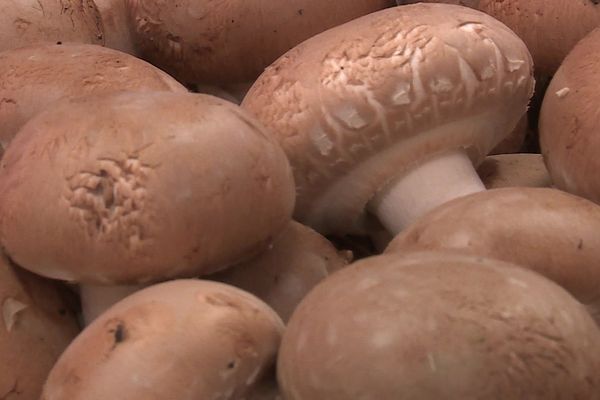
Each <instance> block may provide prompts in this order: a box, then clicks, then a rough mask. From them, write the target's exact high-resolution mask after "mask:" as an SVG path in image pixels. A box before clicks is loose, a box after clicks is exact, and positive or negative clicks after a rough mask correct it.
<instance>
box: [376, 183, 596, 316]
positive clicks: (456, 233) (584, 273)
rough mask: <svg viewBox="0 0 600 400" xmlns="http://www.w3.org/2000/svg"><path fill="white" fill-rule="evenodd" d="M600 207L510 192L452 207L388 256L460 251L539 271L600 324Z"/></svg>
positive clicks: (556, 194)
mask: <svg viewBox="0 0 600 400" xmlns="http://www.w3.org/2000/svg"><path fill="white" fill-rule="evenodd" d="M599 230H600V207H599V206H597V205H596V204H594V203H592V202H590V201H587V200H585V199H582V198H579V197H575V196H573V195H570V194H568V193H565V192H561V191H559V190H556V189H541V188H504V189H495V190H489V191H486V192H481V193H477V194H473V195H470V196H465V197H463V198H460V199H456V200H453V201H451V202H448V203H446V204H444V205H442V206H440V207H438V208H437V209H435V210H434V211H432V212H430V213H429V214H428V215H426V216H424V217H423V218H421V219H419V220H418V221H416V222H415V223H414V224H412V225H411V226H410V227H408V228H407V229H406V230H405V231H404V232H402V233H401V234H400V235H398V236H396V238H394V240H393V241H392V242H391V244H390V245H389V246H388V248H387V250H386V252H387V253H390V252H402V251H406V250H413V249H416V250H436V249H444V250H459V251H460V252H463V253H468V254H473V255H480V256H484V257H490V258H495V259H498V260H503V261H507V262H512V263H515V264H518V265H521V266H523V267H525V268H528V269H532V270H534V271H536V272H538V273H540V274H542V275H544V276H546V277H547V278H550V279H552V280H554V281H555V282H557V283H558V284H559V285H561V286H563V287H564V288H565V289H567V290H568V291H569V292H570V293H571V294H572V295H573V296H574V297H575V298H577V299H578V300H579V301H581V302H582V303H584V304H586V305H589V307H590V311H591V312H592V313H593V314H595V315H596V316H597V317H598V321H599V322H600V266H599V264H598V260H599V259H600V235H598V231H599Z"/></svg>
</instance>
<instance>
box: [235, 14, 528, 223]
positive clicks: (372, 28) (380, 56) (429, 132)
mask: <svg viewBox="0 0 600 400" xmlns="http://www.w3.org/2000/svg"><path fill="white" fill-rule="evenodd" d="M531 74H532V65H531V58H530V55H529V53H528V51H527V49H526V47H525V45H524V44H523V42H522V41H521V40H520V39H519V38H518V37H516V35H514V33H513V32H511V31H510V30H509V29H508V28H506V27H505V26H504V25H503V24H501V23H499V22H498V21H496V20H495V19H493V18H491V17H490V16H488V15H486V14H483V13H481V12H479V11H475V10H471V9H469V8H465V7H459V6H452V5H444V4H416V5H410V6H402V7H395V8H392V9H387V10H383V11H380V12H377V13H373V14H370V15H368V16H365V17H362V18H359V19H357V20H354V21H352V22H350V23H347V24H345V25H341V26H338V27H336V28H334V29H331V30H329V31H326V32H324V33H322V34H320V35H317V36H315V37H313V38H311V39H309V40H307V41H305V42H304V43H302V44H301V45H299V46H297V47H296V48H295V49H293V50H292V51H290V52H289V53H287V54H286V55H284V56H283V57H282V58H280V59H279V60H278V61H277V62H276V63H274V64H273V65H272V66H271V67H269V68H268V69H267V70H266V71H265V73H264V74H263V75H261V77H260V78H259V79H258V81H257V82H256V83H255V84H254V86H253V87H252V88H251V89H250V92H249V93H248V95H247V96H246V98H245V99H244V102H243V107H245V108H246V109H248V110H249V111H251V112H252V113H254V114H255V115H257V116H258V118H259V120H260V121H261V122H262V123H263V124H264V125H266V126H267V128H270V130H271V131H272V132H273V133H275V134H276V135H277V138H278V140H279V142H280V143H281V145H282V147H283V148H284V150H285V151H286V153H287V155H288V158H289V159H290V162H291V164H292V167H293V169H294V175H295V179H296V185H297V191H298V197H297V207H296V212H295V216H296V218H297V219H298V220H299V221H300V222H303V223H305V224H307V225H309V226H312V227H313V228H315V229H316V230H318V231H320V232H321V233H325V234H328V233H336V234H344V233H348V232H357V231H363V230H364V226H365V225H366V221H365V220H366V219H367V217H366V213H365V206H366V204H367V203H368V202H369V200H371V199H372V198H373V196H374V195H375V194H376V192H377V191H379V190H381V189H382V188H383V187H384V186H385V185H386V184H388V183H390V182H391V181H393V180H394V178H396V177H398V176H401V175H402V174H403V173H405V172H407V171H408V170H409V169H410V168H412V167H414V166H415V165H418V164H419V163H423V162H425V161H426V160H428V159H429V158H431V157H433V156H434V155H437V154H439V153H444V152H447V151H452V150H460V149H463V148H464V149H466V151H467V152H468V153H469V156H470V158H471V160H472V161H473V162H474V163H475V164H478V163H479V162H480V161H481V160H482V159H483V157H484V156H485V155H486V154H487V153H488V152H489V151H490V150H491V149H492V148H493V147H494V145H496V144H497V143H498V142H499V141H500V140H501V139H502V138H503V136H504V135H507V134H508V133H509V132H510V131H511V130H512V129H513V128H514V126H515V125H516V124H517V122H518V120H519V118H521V116H522V115H523V113H524V112H525V109H526V105H527V102H528V99H529V96H530V94H531V91H532V89H533V79H532V78H531Z"/></svg>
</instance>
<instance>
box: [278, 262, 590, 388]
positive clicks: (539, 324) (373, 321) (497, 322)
mask: <svg viewBox="0 0 600 400" xmlns="http://www.w3.org/2000/svg"><path fill="white" fill-rule="evenodd" d="M598 368H600V331H599V330H598V328H597V327H596V326H595V324H594V321H593V320H592V319H591V318H590V316H589V315H588V314H587V313H586V312H585V309H584V308H583V307H582V306H581V304H579V303H578V302H577V301H575V300H574V299H573V298H572V297H571V296H569V294H568V293H567V292H565V291H564V290H563V289H562V288H560V287H559V286H558V285H556V284H554V283H553V282H551V281H548V280H547V279H544V278H543V277H541V276H539V275H538V274H534V273H532V272H531V271H527V270H524V269H522V268H517V267H516V266H514V265H510V264H506V263H503V262H500V261H495V260H491V259H484V258H476V257H470V256H463V255H453V254H450V253H437V254H436V253H406V254H405V255H404V256H400V255H386V256H379V257H372V258H368V259H365V260H363V261H359V262H357V263H355V264H354V265H353V266H350V267H348V268H345V269H343V270H341V271H340V272H338V273H335V274H333V275H332V276H330V277H329V278H328V279H326V280H325V281H323V282H322V283H321V284H320V285H318V286H317V287H316V288H315V289H314V290H313V291H312V292H311V293H310V294H309V295H308V296H307V297H306V298H305V299H304V301H303V302H302V303H301V304H300V306H299V308H298V309H297V310H296V312H295V313H294V315H293V316H292V319H291V320H290V323H289V324H288V327H287V330H286V332H285V335H284V338H283V342H282V346H281V349H280V353H279V360H278V374H279V381H280V385H281V390H282V392H283V395H284V396H283V397H284V398H285V399H286V400H356V399H378V400H399V399H420V400H429V399H431V400H434V399H436V400H437V399H447V400H464V399H480V400H492V399H532V400H545V399H550V398H552V399H565V400H566V399H592V398H596V397H597V395H598V392H599V390H600V377H599V376H598Z"/></svg>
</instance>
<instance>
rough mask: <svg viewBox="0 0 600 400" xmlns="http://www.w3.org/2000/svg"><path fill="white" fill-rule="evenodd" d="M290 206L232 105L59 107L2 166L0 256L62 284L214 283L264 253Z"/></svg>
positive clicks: (100, 100) (257, 132)
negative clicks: (194, 279) (211, 279)
mask: <svg viewBox="0 0 600 400" xmlns="http://www.w3.org/2000/svg"><path fill="white" fill-rule="evenodd" d="M293 206H294V183H293V177H292V174H291V171H290V167H289V164H288V161H287V159H286V158H285V154H284V153H283V151H282V150H281V148H280V147H279V146H278V145H277V143H276V142H275V141H274V140H273V139H272V138H270V137H269V136H268V135H266V134H265V132H264V130H263V128H262V127H261V126H260V125H258V124H257V123H256V122H255V121H254V119H253V118H252V117H251V116H249V115H247V114H246V112H245V111H243V110H241V109H240V108H239V107H238V106H236V105H233V104H232V103H229V102H227V101H224V100H220V99H217V98H215V97H211V96H206V95H200V94H187V93H185V94H182V93H168V92H153V93H121V94H116V95H115V94H113V95H108V96H102V97H88V98H80V99H71V100H68V101H64V102H62V103H60V104H57V105H55V106H53V107H50V108H48V109H47V110H46V111H44V112H42V113H40V114H38V115H37V116H36V117H35V118H34V119H32V120H30V121H29V122H28V123H27V124H26V125H25V126H24V127H23V129H22V130H21V131H20V132H19V135H18V136H17V137H16V138H15V140H14V141H13V142H12V143H11V145H10V146H9V148H8V150H7V151H6V153H5V155H4V158H3V159H2V162H1V163H0V243H1V244H2V246H4V248H5V249H6V251H7V253H8V254H9V255H10V257H11V258H12V259H13V260H15V262H17V263H18V264H19V265H22V266H23V267H24V268H27V269H29V270H31V271H34V272H36V273H38V274H40V275H44V276H48V277H52V278H55V279H63V280H67V281H79V282H85V283H95V284H115V283H120V284H134V283H145V282H151V281H156V280H162V279H168V278H171V277H191V276H196V275H202V274H209V273H213V272H216V271H218V270H220V269H223V268H225V267H227V266H229V265H232V264H235V263H238V262H241V261H244V260H245V259H246V258H249V257H252V256H254V255H255V254H257V253H259V252H261V251H263V250H264V249H265V248H266V247H267V245H268V244H269V243H270V242H271V240H272V238H273V237H274V236H275V235H277V234H278V233H279V232H280V231H281V230H283V229H284V228H285V226H286V225H287V224H288V223H289V220H290V216H291V213H292V210H293Z"/></svg>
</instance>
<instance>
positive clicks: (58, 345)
mask: <svg viewBox="0 0 600 400" xmlns="http://www.w3.org/2000/svg"><path fill="white" fill-rule="evenodd" d="M0 310H1V311H2V321H1V322H0V360H2V361H1V362H0V398H1V399H6V400H38V399H39V397H40V394H41V392H42V386H43V384H44V382H45V381H46V377H47V376H48V373H49V372H50V369H51V368H52V366H53V365H54V363H55V362H56V360H57V359H58V357H59V356H60V355H61V353H62V352H63V351H64V349H65V348H66V347H67V346H68V345H69V343H70V342H71V341H72V340H73V339H74V338H75V336H76V335H77V333H78V332H79V327H78V326H77V322H76V320H75V317H74V315H72V314H71V313H70V312H69V311H68V309H67V306H66V302H65V298H64V297H63V292H62V290H61V288H60V287H59V286H58V285H57V284H56V283H55V282H51V281H48V280H46V279H43V278H40V277H38V276H36V275H33V274H31V273H29V272H27V271H24V270H21V269H18V268H15V267H12V266H10V265H9V263H8V262H7V261H6V260H5V259H4V256H0Z"/></svg>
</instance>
